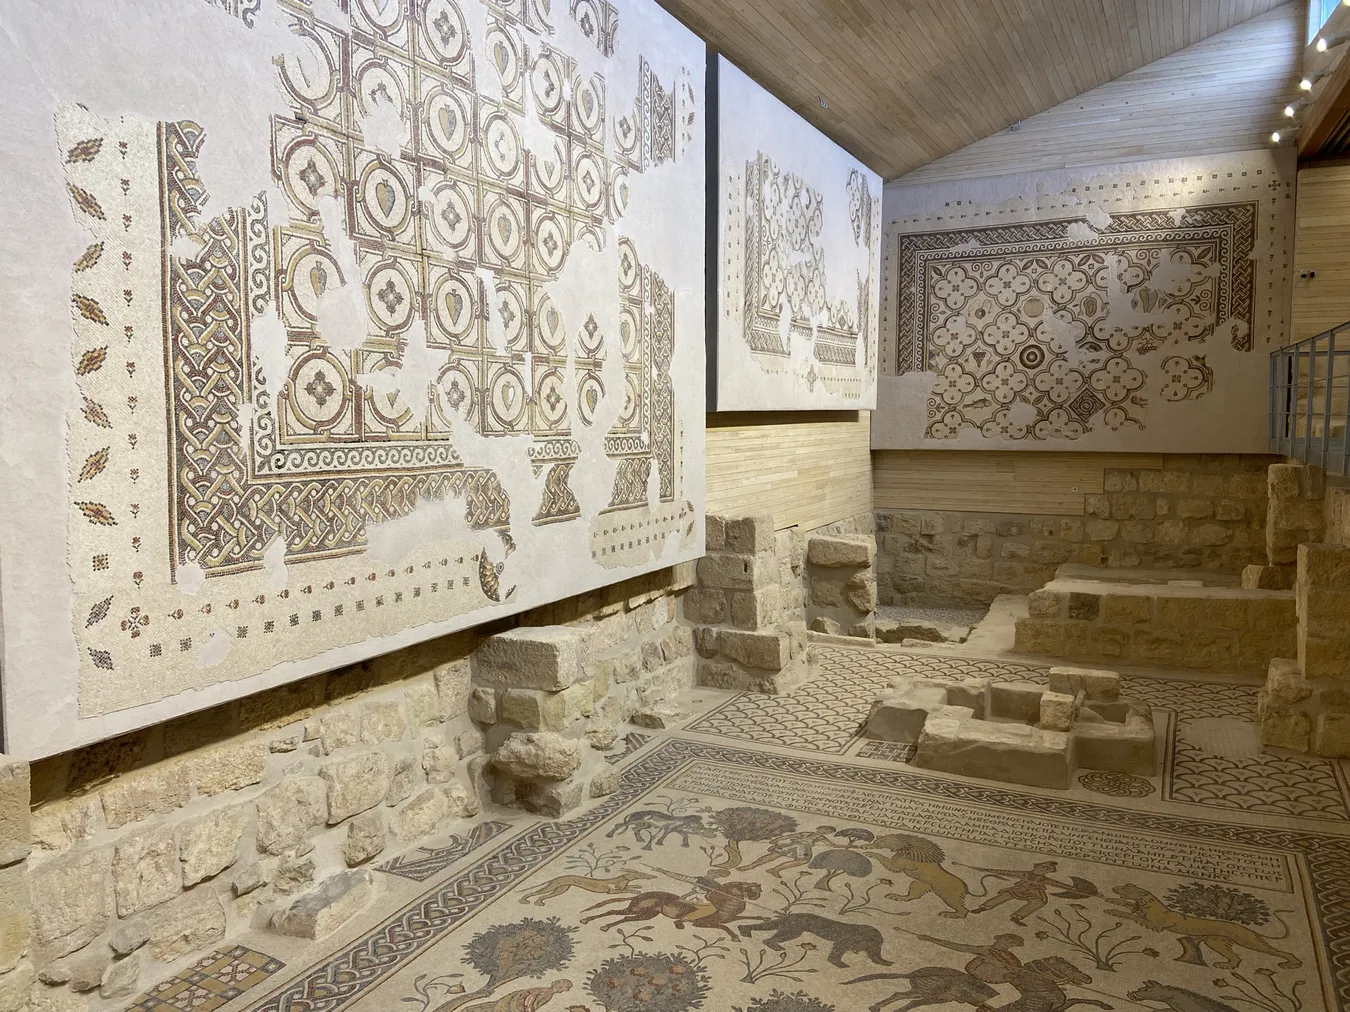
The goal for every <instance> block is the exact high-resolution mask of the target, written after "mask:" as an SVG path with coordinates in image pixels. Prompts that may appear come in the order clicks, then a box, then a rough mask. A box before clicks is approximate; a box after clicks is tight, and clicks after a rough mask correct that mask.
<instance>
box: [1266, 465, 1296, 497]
mask: <svg viewBox="0 0 1350 1012" xmlns="http://www.w3.org/2000/svg"><path fill="white" fill-rule="evenodd" d="M1302 470H1303V465H1302V464H1271V465H1270V466H1269V467H1268V468H1267V469H1266V492H1267V494H1268V495H1269V496H1270V499H1271V501H1272V502H1281V501H1289V500H1293V499H1298V498H1299V497H1300V496H1301V495H1302V494H1303V492H1302V482H1301V480H1300V477H1299V472H1300V471H1302Z"/></svg>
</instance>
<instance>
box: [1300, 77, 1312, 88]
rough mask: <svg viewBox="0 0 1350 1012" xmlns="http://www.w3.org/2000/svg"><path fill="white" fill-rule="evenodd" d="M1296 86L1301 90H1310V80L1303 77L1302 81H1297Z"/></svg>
mask: <svg viewBox="0 0 1350 1012" xmlns="http://www.w3.org/2000/svg"><path fill="white" fill-rule="evenodd" d="M1298 86H1299V90H1301V91H1312V80H1311V79H1309V78H1306V77H1305V78H1304V79H1303V80H1302V81H1299V82H1298Z"/></svg>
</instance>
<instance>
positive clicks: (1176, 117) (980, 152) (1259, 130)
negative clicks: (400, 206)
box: [900, 3, 1306, 184]
mask: <svg viewBox="0 0 1350 1012" xmlns="http://www.w3.org/2000/svg"><path fill="white" fill-rule="evenodd" d="M1305 25H1306V9H1305V5H1304V4H1302V3H1289V4H1285V5H1284V6H1283V7H1279V8H1277V9H1276V10H1273V11H1270V12H1268V13H1266V14H1262V15H1261V16H1259V17H1257V18H1254V19H1252V20H1251V21H1247V22H1245V23H1243V24H1241V25H1238V26H1237V27H1235V28H1229V29H1228V30H1227V31H1225V32H1223V33H1222V34H1220V35H1215V36H1212V37H1210V38H1208V39H1206V40H1205V41H1203V42H1200V43H1198V44H1197V45H1194V46H1191V47H1190V48H1189V49H1184V50H1182V51H1181V52H1177V53H1173V54H1172V55H1170V56H1165V57H1163V58H1162V59H1160V60H1158V61H1157V62H1156V63H1151V64H1149V65H1148V66H1145V67H1140V68H1139V69H1138V70H1134V71H1132V72H1131V73H1129V74H1126V75H1125V76H1124V77H1121V78H1119V79H1117V80H1114V81H1111V82H1110V83H1109V84H1104V85H1102V86H1101V87H1098V88H1095V89H1093V90H1092V91H1089V92H1087V93H1086V94H1083V95H1079V96H1078V97H1077V98H1074V99H1072V100H1070V101H1068V102H1064V103H1062V104H1061V105H1058V106H1056V107H1054V108H1053V109H1050V110H1048V111H1046V112H1042V113H1040V114H1038V115H1036V116H1032V117H1031V118H1030V119H1027V120H1024V121H1023V122H1022V124H1021V126H1019V127H1018V129H1017V130H1015V131H1013V130H1002V131H1000V132H998V133H996V134H993V135H992V136H989V137H986V138H984V139H983V140H980V141H977V142H975V143H974V144H971V145H969V146H968V147H965V148H963V149H961V150H960V151H957V152H955V153H953V154H951V155H948V156H947V157H945V158H940V159H938V160H936V161H934V162H931V163H929V164H928V165H925V166H923V167H922V168H920V169H917V170H915V171H914V172H911V173H909V174H908V175H906V176H904V177H903V178H902V179H901V180H900V183H901V184H909V183H927V182H935V181H937V180H949V179H974V178H980V177H984V176H1000V175H1008V174H1010V173H1020V172H1033V171H1045V170H1052V169H1060V168H1066V167H1074V166H1080V165H1102V164H1106V163H1108V162H1122V161H1136V160H1142V159H1147V158H1161V157H1174V156H1176V155H1178V154H1188V155H1200V154H1217V153H1222V152H1229V151H1243V150H1252V149H1256V148H1261V147H1265V146H1266V145H1267V144H1269V142H1270V140H1269V139H1270V134H1271V131H1273V130H1277V129H1282V130H1283V129H1287V123H1288V120H1286V119H1285V118H1284V115H1283V112H1282V110H1283V107H1284V105H1285V103H1286V102H1288V101H1290V100H1293V99H1296V98H1297V96H1298V95H1299V94H1300V92H1299V90H1298V79H1299V67H1300V58H1301V54H1302V50H1303V37H1304V27H1305Z"/></svg>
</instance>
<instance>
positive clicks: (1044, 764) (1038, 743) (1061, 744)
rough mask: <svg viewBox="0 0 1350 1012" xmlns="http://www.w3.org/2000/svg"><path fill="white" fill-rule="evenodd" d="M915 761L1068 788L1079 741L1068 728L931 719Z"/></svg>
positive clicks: (988, 777) (970, 773) (974, 774)
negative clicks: (1050, 728)
mask: <svg viewBox="0 0 1350 1012" xmlns="http://www.w3.org/2000/svg"><path fill="white" fill-rule="evenodd" d="M947 709H948V710H957V711H961V714H968V713H969V712H970V711H969V710H964V709H963V708H961V707H948V708H947ZM913 763H914V765H915V766H919V767H922V768H924V769H932V770H941V771H944V772H947V773H956V774H959V775H961V776H968V777H982V778H984V779H986V780H998V781H1002V782H1004V783H1013V784H1023V785H1026V786H1028V787H1049V788H1056V789H1059V790H1065V789H1067V788H1068V786H1069V773H1070V771H1071V770H1072V769H1073V767H1074V755H1073V741H1072V739H1071V738H1070V737H1069V735H1067V734H1064V733H1063V732H1060V731H1043V730H1041V729H1039V728H1033V727H1028V726H1026V725H1022V724H998V723H993V722H991V721H985V720H974V719H971V718H965V719H961V717H959V716H958V717H957V719H950V718H949V719H945V720H938V719H934V718H930V719H929V721H928V723H927V724H926V725H925V727H924V732H923V734H922V735H921V736H920V737H919V747H918V750H917V752H916V753H915V756H914V759H913Z"/></svg>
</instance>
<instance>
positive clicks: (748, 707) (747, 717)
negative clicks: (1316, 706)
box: [688, 646, 1350, 822]
mask: <svg viewBox="0 0 1350 1012" xmlns="http://www.w3.org/2000/svg"><path fill="white" fill-rule="evenodd" d="M814 657H815V676H814V677H813V678H812V680H811V681H809V682H807V683H806V684H805V685H803V686H801V687H800V688H798V689H797V690H796V691H795V692H793V693H791V694H788V695H781V696H765V695H760V694H757V693H742V694H739V695H737V696H734V697H732V698H730V699H728V700H726V701H725V702H723V703H722V704H721V705H720V706H717V707H715V708H714V709H712V710H710V711H709V712H707V713H706V714H704V715H703V716H701V717H699V718H698V719H696V720H695V721H693V722H692V723H690V724H689V725H688V730H690V731H696V732H699V733H701V734H707V735H715V736H717V737H720V738H730V739H734V740H736V741H742V742H759V743H768V744H772V745H775V746H779V747H781V748H787V749H792V750H795V751H802V752H812V753H827V754H833V755H851V756H856V757H857V758H859V759H874V760H879V761H882V762H894V763H906V762H908V761H909V759H911V758H912V757H913V749H912V748H907V747H905V746H900V745H896V744H894V743H890V742H875V741H870V740H868V739H866V738H863V737H862V725H863V723H864V721H865V720H866V718H867V713H868V709H869V707H870V704H871V701H872V699H873V697H874V696H875V695H876V694H877V693H878V692H880V691H881V690H882V689H884V688H885V687H886V686H887V685H888V684H889V682H890V680H891V679H893V678H895V677H897V676H900V675H958V676H991V675H992V676H997V677H999V678H1002V679H1005V680H1020V681H1033V682H1039V681H1044V680H1045V679H1046V677H1047V673H1046V668H1045V667H1043V666H1037V665H1031V664H1025V663H1020V662H1016V661H1007V660H991V659H980V658H971V657H960V656H952V655H950V654H937V653H933V654H924V653H913V652H907V653H899V652H895V651H888V650H877V649H864V648H852V647H826V646H816V647H815V654H814ZM1122 692H1123V693H1124V695H1125V696H1127V697H1128V698H1130V699H1132V700H1135V701H1137V702H1140V703H1145V704H1147V705H1149V706H1151V707H1153V709H1154V711H1155V713H1157V714H1158V715H1159V717H1160V718H1161V719H1162V720H1163V721H1164V722H1165V730H1164V734H1163V739H1162V740H1163V742H1164V743H1166V748H1165V750H1164V753H1163V755H1164V767H1163V769H1164V771H1163V773H1162V774H1161V775H1160V776H1159V777H1158V778H1156V782H1157V784H1158V788H1153V787H1151V788H1150V791H1149V792H1142V793H1141V792H1139V791H1138V789H1137V788H1135V789H1134V791H1135V792H1134V793H1124V794H1117V793H1115V789H1114V788H1105V786H1104V785H1107V784H1109V783H1111V782H1112V781H1110V780H1108V779H1104V778H1102V777H1089V778H1087V779H1086V780H1085V779H1084V778H1083V777H1081V776H1080V777H1079V779H1078V783H1079V785H1080V786H1082V787H1083V788H1084V789H1085V790H1088V791H1092V792H1094V793H1102V794H1107V795H1108V796H1119V797H1144V796H1147V794H1148V793H1151V792H1152V791H1153V790H1154V789H1161V797H1162V798H1163V799H1164V800H1166V801H1169V802H1174V803H1176V804H1179V805H1199V806H1204V807H1208V808H1218V809H1229V810H1233V811H1239V812H1254V813H1262V814H1269V815H1281V816H1289V817H1293V818H1308V819H1318V820H1324V821H1326V820H1330V821H1343V822H1344V821H1350V782H1348V780H1347V776H1346V772H1345V769H1344V764H1343V763H1341V762H1337V761H1334V760H1327V759H1318V758H1315V757H1311V756H1298V755H1290V754H1283V753H1282V754H1274V753H1267V752H1257V753H1256V754H1252V755H1246V756H1232V755H1220V754H1214V753H1213V752H1212V751H1210V750H1208V749H1206V748H1204V747H1201V746H1199V745H1197V744H1195V743H1193V742H1190V741H1187V740H1186V738H1185V736H1184V735H1183V733H1182V729H1183V726H1184V725H1186V724H1187V723H1192V722H1197V721H1216V722H1228V723H1232V724H1237V722H1239V721H1240V722H1245V723H1243V724H1242V725H1240V726H1241V727H1245V728H1246V729H1248V730H1251V731H1253V733H1254V728H1253V725H1252V724H1251V723H1250V722H1251V720H1252V718H1254V716H1255V714H1256V692H1257V686H1255V685H1251V684H1243V683H1237V682H1232V681H1217V680H1209V681H1197V680H1191V679H1182V678H1151V677H1144V676H1141V675H1126V676H1124V678H1123V680H1122ZM1094 785H1096V786H1094Z"/></svg>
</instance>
